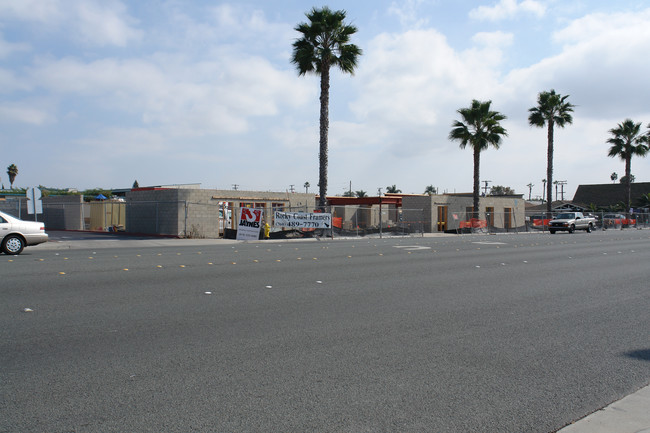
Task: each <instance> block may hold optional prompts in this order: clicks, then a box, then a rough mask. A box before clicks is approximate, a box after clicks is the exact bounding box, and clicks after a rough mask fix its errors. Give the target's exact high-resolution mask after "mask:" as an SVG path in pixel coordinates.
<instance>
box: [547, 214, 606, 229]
mask: <svg viewBox="0 0 650 433" xmlns="http://www.w3.org/2000/svg"><path fill="white" fill-rule="evenodd" d="M595 224H596V218H593V217H588V216H585V215H583V214H582V212H563V213H560V214H557V215H556V216H555V218H553V219H552V220H551V222H550V223H549V224H548V231H549V232H551V234H553V233H555V232H559V231H564V232H569V233H573V232H574V231H576V230H585V231H586V232H587V233H591V231H592V230H593V228H594V225H595Z"/></svg>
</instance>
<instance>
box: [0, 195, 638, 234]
mask: <svg viewBox="0 0 650 433" xmlns="http://www.w3.org/2000/svg"><path fill="white" fill-rule="evenodd" d="M242 207H247V208H255V209H262V210H263V211H264V212H263V223H262V225H264V224H266V223H268V224H269V226H270V237H271V238H292V237H311V236H326V237H362V236H376V237H378V236H424V234H425V233H456V234H470V233H490V234H491V233H520V232H547V231H548V224H549V221H550V220H551V219H552V217H553V215H556V214H557V213H559V212H554V213H552V214H551V215H550V216H549V215H547V214H546V212H542V211H536V212H525V213H524V212H517V211H516V210H514V209H513V210H508V211H504V212H491V211H489V210H488V211H487V212H481V213H479V215H478V217H477V216H475V215H473V214H472V213H471V209H468V210H469V211H467V212H456V211H452V210H447V207H446V206H445V207H441V206H439V207H437V208H435V207H434V208H433V209H431V210H424V209H408V208H407V209H403V208H400V207H395V206H392V205H383V206H379V205H372V206H371V205H346V206H330V207H328V208H327V209H326V211H327V212H329V213H331V214H332V222H331V223H332V227H331V229H329V230H327V229H293V228H287V227H279V226H278V227H276V226H275V221H274V212H275V211H282V212H315V210H314V209H313V208H311V207H308V206H300V207H289V206H286V205H284V204H282V203H271V202H259V203H257V202H251V203H247V204H246V205H245V206H237V207H233V206H232V204H231V203H228V202H212V203H197V202H189V201H167V202H165V201H132V200H129V201H126V202H125V201H119V200H106V201H93V202H82V201H81V200H77V202H76V203H47V202H44V203H43V214H39V215H37V216H36V218H35V216H34V215H29V214H28V213H27V203H26V200H25V198H9V197H8V198H6V199H5V200H0V211H3V212H6V213H8V214H10V215H13V216H15V217H18V218H21V219H24V220H38V221H41V222H44V223H45V227H46V229H49V230H91V231H106V232H108V231H120V232H126V233H133V234H153V235H168V236H180V237H191V238H233V239H234V238H235V234H236V229H237V225H238V222H239V218H240V215H241V209H242ZM443 208H444V210H442V209H443ZM585 214H586V215H588V216H592V217H594V218H595V220H596V222H595V228H596V229H604V230H607V229H637V228H650V213H639V212H635V213H633V214H630V215H626V214H624V213H621V212H588V213H585ZM260 236H262V235H260Z"/></svg>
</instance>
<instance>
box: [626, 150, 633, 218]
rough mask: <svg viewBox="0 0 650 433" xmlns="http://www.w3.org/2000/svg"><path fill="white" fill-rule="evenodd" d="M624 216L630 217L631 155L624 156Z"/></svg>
mask: <svg viewBox="0 0 650 433" xmlns="http://www.w3.org/2000/svg"><path fill="white" fill-rule="evenodd" d="M625 198H626V202H625V215H626V216H627V217H628V218H629V217H630V214H629V212H630V206H631V201H632V155H625Z"/></svg>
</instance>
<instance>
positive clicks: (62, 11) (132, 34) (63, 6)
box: [0, 0, 143, 46]
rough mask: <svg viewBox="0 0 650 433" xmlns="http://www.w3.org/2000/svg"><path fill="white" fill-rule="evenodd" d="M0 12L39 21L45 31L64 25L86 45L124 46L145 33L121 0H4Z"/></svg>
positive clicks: (66, 31)
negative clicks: (138, 26)
mask: <svg viewBox="0 0 650 433" xmlns="http://www.w3.org/2000/svg"><path fill="white" fill-rule="evenodd" d="M0 16H2V17H4V18H5V19H6V18H12V19H14V20H20V21H26V22H36V23H39V25H40V26H41V29H43V30H44V31H48V30H49V31H52V30H54V29H56V30H62V29H63V30H65V33H68V34H69V35H70V37H72V38H74V39H76V41H77V42H78V43H80V44H83V45H87V44H90V45H99V46H104V45H114V46H125V45H127V44H128V43H129V42H132V41H138V40H140V39H141V38H142V36H143V32H142V31H141V30H139V29H137V28H136V27H135V24H136V23H137V21H136V20H135V19H134V18H133V17H131V16H130V15H129V14H128V12H127V9H126V7H125V6H124V4H123V3H122V2H121V1H119V0H104V1H100V0H65V1H62V0H20V1H14V0H2V1H0Z"/></svg>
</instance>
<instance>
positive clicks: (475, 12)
mask: <svg viewBox="0 0 650 433" xmlns="http://www.w3.org/2000/svg"><path fill="white" fill-rule="evenodd" d="M522 13H526V14H532V15H535V16H537V17H542V16H544V14H545V13H546V6H545V5H544V4H543V3H542V2H540V1H536V0H523V1H517V0H499V2H498V3H496V4H495V5H494V6H479V7H477V8H475V9H472V10H471V11H470V12H469V17H470V18H472V19H475V20H481V21H483V20H484V21H500V20H505V19H512V18H514V17H516V16H517V15H520V14H522Z"/></svg>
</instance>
